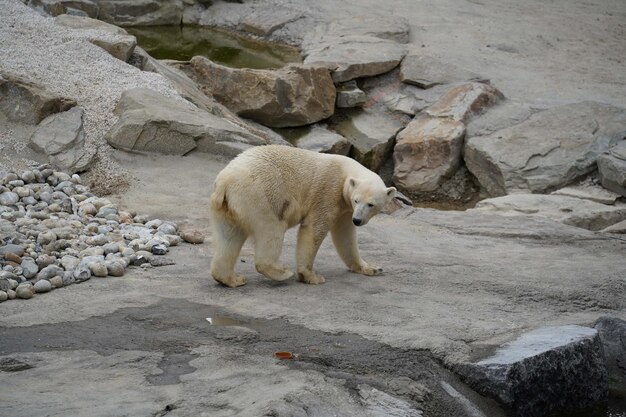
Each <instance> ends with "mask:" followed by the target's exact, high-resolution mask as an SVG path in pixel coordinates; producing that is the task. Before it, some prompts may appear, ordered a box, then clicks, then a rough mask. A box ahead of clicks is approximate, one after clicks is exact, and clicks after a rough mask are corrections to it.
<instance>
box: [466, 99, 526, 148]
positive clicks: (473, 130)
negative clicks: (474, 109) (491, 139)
mask: <svg viewBox="0 0 626 417" xmlns="http://www.w3.org/2000/svg"><path fill="white" fill-rule="evenodd" d="M533 112H535V110H533V109H532V108H531V107H530V105H528V104H525V103H519V102H516V101H512V100H509V99H507V100H504V101H500V102H498V104H497V105H495V106H494V107H491V108H489V109H487V111H486V112H485V113H483V114H481V115H480V117H474V118H472V119H470V120H469V121H468V122H467V123H466V125H467V126H466V128H467V137H468V138H471V137H474V136H485V135H489V134H491V133H493V132H496V131H498V130H502V129H504V128H507V127H511V126H513V125H516V124H519V123H522V122H523V121H525V120H528V118H529V117H530V116H531V115H532V114H533Z"/></svg>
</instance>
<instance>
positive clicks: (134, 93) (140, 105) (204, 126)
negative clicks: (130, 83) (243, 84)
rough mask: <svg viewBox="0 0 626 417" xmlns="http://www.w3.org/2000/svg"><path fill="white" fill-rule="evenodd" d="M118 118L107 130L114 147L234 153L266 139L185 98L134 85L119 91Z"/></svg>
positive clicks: (172, 151) (180, 153) (179, 151)
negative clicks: (184, 99)
mask: <svg viewBox="0 0 626 417" xmlns="http://www.w3.org/2000/svg"><path fill="white" fill-rule="evenodd" d="M115 113H116V114H117V115H118V116H119V120H118V121H117V123H116V124H115V125H113V126H112V127H111V129H110V130H109V132H108V133H107V134H106V140H107V142H108V143H109V144H110V145H111V146H113V147H114V148H118V149H122V150H126V151H147V152H158V153H164V154H172V155H185V154H187V153H189V152H191V151H194V150H195V151H199V152H207V153H214V154H218V155H224V156H228V157H233V156H236V155H237V154H239V153H240V152H241V151H243V150H245V149H247V148H248V147H250V146H253V145H263V144H266V142H265V141H264V140H263V139H262V138H260V137H258V136H255V135H253V134H251V133H250V132H248V131H246V130H244V129H243V128H241V127H239V126H237V125H235V124H233V123H231V122H229V121H228V120H226V119H222V118H220V117H217V116H214V115H212V114H210V113H207V112H205V111H203V110H200V109H198V108H197V107H195V106H194V105H193V104H191V103H188V102H186V101H180V100H175V99H173V98H170V97H166V96H163V95H162V94H159V93H157V92H155V91H153V90H149V89H143V88H135V89H132V90H128V91H125V92H124V93H123V94H122V98H121V99H120V101H119V103H118V105H117V107H116V108H115Z"/></svg>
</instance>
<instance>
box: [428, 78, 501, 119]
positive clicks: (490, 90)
mask: <svg viewBox="0 0 626 417" xmlns="http://www.w3.org/2000/svg"><path fill="white" fill-rule="evenodd" d="M503 98H504V96H503V95H502V93H501V92H500V91H498V90H497V89H496V88H495V87H492V86H490V85H488V84H482V83H467V84H462V85H459V86H457V87H453V88H451V89H450V90H449V91H448V92H447V93H446V94H445V95H444V96H443V97H441V98H440V99H439V100H437V102H436V103H435V104H433V105H432V106H430V107H429V108H428V109H427V110H426V113H427V114H428V115H430V116H433V117H447V118H451V119H452V120H458V121H462V122H464V121H466V120H468V119H469V118H470V117H471V116H473V115H476V114H480V113H482V112H483V111H485V109H487V108H488V107H491V106H493V105H494V104H496V103H497V102H498V101H500V100H502V99H503Z"/></svg>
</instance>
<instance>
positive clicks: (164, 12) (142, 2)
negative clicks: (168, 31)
mask: <svg viewBox="0 0 626 417" xmlns="http://www.w3.org/2000/svg"><path fill="white" fill-rule="evenodd" d="M98 6H100V12H99V13H98V19H100V20H103V21H105V22H108V23H112V24H114V25H116V26H156V25H180V24H181V22H182V18H183V3H182V1H180V0H98Z"/></svg>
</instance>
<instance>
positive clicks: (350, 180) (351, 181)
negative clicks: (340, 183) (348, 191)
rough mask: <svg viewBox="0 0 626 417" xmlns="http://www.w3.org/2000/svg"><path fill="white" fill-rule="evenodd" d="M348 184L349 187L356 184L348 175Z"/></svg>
mask: <svg viewBox="0 0 626 417" xmlns="http://www.w3.org/2000/svg"><path fill="white" fill-rule="evenodd" d="M348 184H350V188H354V187H356V185H357V182H356V180H355V179H354V178H352V177H350V178H348Z"/></svg>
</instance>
